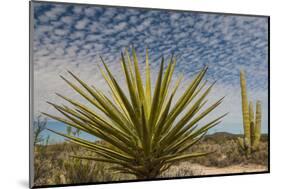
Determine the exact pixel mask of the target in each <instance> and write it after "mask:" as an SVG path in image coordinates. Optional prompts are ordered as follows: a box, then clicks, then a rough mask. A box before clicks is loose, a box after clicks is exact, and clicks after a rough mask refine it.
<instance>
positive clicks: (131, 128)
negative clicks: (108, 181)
mask: <svg viewBox="0 0 281 189" xmlns="http://www.w3.org/2000/svg"><path fill="white" fill-rule="evenodd" d="M131 58H132V59H131ZM101 60H102V63H103V66H104V68H105V70H104V69H102V68H101V69H100V71H101V73H102V75H103V77H104V79H105V80H106V82H107V84H108V86H109V88H110V90H111V93H110V94H111V95H112V96H111V98H110V97H108V96H107V95H106V94H105V93H104V92H103V91H101V90H99V89H97V88H96V87H95V86H89V85H88V84H86V83H85V82H84V81H82V80H81V79H80V78H79V77H78V76H76V75H75V74H73V73H72V72H69V74H70V75H71V76H72V77H73V78H74V80H75V81H76V82H77V84H79V85H80V86H79V85H77V84H75V83H74V82H72V81H70V80H68V79H66V78H64V77H63V76H61V77H62V79H63V80H64V81H65V82H66V83H67V84H68V85H69V86H70V87H72V88H73V89H74V90H75V91H76V92H77V93H78V94H80V95H81V96H82V97H83V98H84V99H86V100H87V101H88V102H89V104H91V106H87V105H85V104H81V103H79V102H77V101H75V100H72V99H70V98H68V97H66V96H63V95H61V94H58V96H59V97H61V98H62V99H64V100H65V101H67V102H68V103H70V104H71V106H66V105H57V104H53V103H51V102H49V104H51V105H52V106H53V107H54V108H55V109H57V110H58V111H59V112H60V113H61V114H62V115H63V117H58V116H54V115H50V114H47V113H44V114H45V115H47V116H49V117H51V118H53V119H55V120H58V121H61V122H64V123H66V124H67V125H70V126H72V127H74V128H76V129H79V130H81V131H84V132H87V133H89V134H90V135H93V136H96V137H98V138H100V139H101V140H102V141H103V142H100V143H96V142H90V141H87V140H84V139H81V138H79V137H76V136H73V135H70V134H63V133H58V132H56V131H53V132H55V133H57V134H59V135H61V136H64V137H66V138H68V139H69V140H70V141H71V142H73V143H74V144H77V145H79V146H81V147H84V148H86V149H88V150H89V151H92V152H94V154H90V155H87V154H88V153H86V152H85V153H82V154H80V155H76V154H74V155H72V157H74V158H78V159H80V160H92V161H97V162H103V163H105V164H110V170H111V171H114V173H122V174H125V175H131V176H132V175H133V176H135V177H136V178H138V179H151V178H156V177H158V176H160V175H161V173H163V172H165V171H166V170H168V169H169V168H170V167H171V166H172V165H174V164H176V163H178V162H180V161H184V160H188V159H190V158H194V157H201V156H205V155H207V154H210V153H211V152H212V151H205V150H202V152H198V151H196V152H192V153H187V150H188V149H189V148H191V147H192V146H193V145H195V144H196V143H198V142H199V141H200V140H201V139H202V138H203V136H204V135H205V134H206V133H207V131H208V130H209V129H210V128H212V127H214V126H216V125H217V124H219V123H220V121H221V119H222V118H223V117H224V116H225V115H226V114H224V115H222V116H220V117H217V118H215V119H213V120H211V121H209V122H207V123H206V124H205V125H203V126H201V127H199V128H198V125H197V124H198V122H199V121H200V120H202V119H204V118H205V116H207V115H208V114H209V113H210V112H212V111H213V110H214V109H215V108H216V107H218V106H219V105H220V104H221V102H222V100H223V98H221V99H219V100H217V101H216V102H214V103H213V104H211V105H209V106H207V105H206V102H207V100H206V96H207V95H208V93H209V92H210V91H211V89H212V87H213V85H214V84H212V85H210V86H208V87H206V85H207V83H206V82H204V83H202V80H203V77H204V75H205V73H206V71H207V67H205V68H203V69H202V70H201V71H200V72H199V73H198V74H197V75H196V76H195V78H194V79H193V81H192V82H191V83H190V84H189V85H188V86H187V88H186V89H185V91H184V92H183V94H181V96H180V97H179V98H178V99H177V100H175V99H174V96H175V93H176V91H177V89H178V87H179V85H180V82H181V78H180V79H178V80H177V81H176V83H175V84H174V86H172V85H171V83H172V76H173V72H174V69H175V65H176V59H175V58H174V57H173V56H172V57H171V59H170V60H169V64H168V65H167V68H166V71H165V72H164V58H162V60H161V64H160V68H159V73H158V77H157V80H156V83H155V89H154V92H152V91H151V78H150V77H151V76H150V74H151V73H150V65H149V60H148V53H147V52H146V67H145V79H146V80H145V86H144V85H143V81H142V78H141V73H140V69H139V63H138V59H137V55H136V52H135V50H134V49H132V57H130V55H129V53H128V52H127V51H126V53H125V55H123V54H121V66H122V69H123V73H124V77H125V80H126V85H127V88H128V93H127V92H125V91H124V90H123V89H122V87H121V86H120V85H119V84H118V82H117V80H116V78H115V77H114V76H113V74H112V72H111V71H110V70H109V68H108V67H107V65H106V64H105V63H104V61H103V59H102V58H101ZM127 94H128V95H127ZM205 106H207V107H206V108H204V107H205ZM93 107H94V109H93ZM78 161H79V160H78Z"/></svg>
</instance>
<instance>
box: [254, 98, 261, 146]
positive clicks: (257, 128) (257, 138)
mask: <svg viewBox="0 0 281 189" xmlns="http://www.w3.org/2000/svg"><path fill="white" fill-rule="evenodd" d="M260 137H261V102H260V101H257V103H256V122H255V140H254V143H253V149H257V147H258V145H259V141H260Z"/></svg>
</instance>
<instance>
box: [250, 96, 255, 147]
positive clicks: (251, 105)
mask: <svg viewBox="0 0 281 189" xmlns="http://www.w3.org/2000/svg"><path fill="white" fill-rule="evenodd" d="M249 120H250V137H251V140H250V145H251V147H252V146H253V143H254V140H255V122H254V108H253V102H252V101H250V103H249Z"/></svg>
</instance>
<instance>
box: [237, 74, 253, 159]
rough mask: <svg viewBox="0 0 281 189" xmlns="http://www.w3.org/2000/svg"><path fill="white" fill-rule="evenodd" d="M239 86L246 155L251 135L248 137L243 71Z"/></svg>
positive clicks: (248, 126)
mask: <svg viewBox="0 0 281 189" xmlns="http://www.w3.org/2000/svg"><path fill="white" fill-rule="evenodd" d="M240 85H241V97H242V115H243V126H244V135H245V145H246V147H247V149H248V152H247V153H248V154H249V153H251V152H250V148H249V145H250V144H251V142H250V140H251V135H250V121H249V110H248V99H247V91H246V79H245V73H244V71H242V70H241V71H240Z"/></svg>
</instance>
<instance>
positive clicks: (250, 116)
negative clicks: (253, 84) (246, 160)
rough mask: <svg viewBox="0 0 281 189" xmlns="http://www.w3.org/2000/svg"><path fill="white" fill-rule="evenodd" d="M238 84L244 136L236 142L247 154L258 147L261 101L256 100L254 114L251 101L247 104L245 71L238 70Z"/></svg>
mask: <svg viewBox="0 0 281 189" xmlns="http://www.w3.org/2000/svg"><path fill="white" fill-rule="evenodd" d="M240 85H241V97H242V115H243V127H244V138H243V139H242V138H238V142H239V145H240V147H241V148H242V149H243V150H244V151H245V153H246V154H247V155H248V156H249V155H250V154H251V153H252V152H253V151H256V150H257V149H258V147H259V141H260V136H261V102H260V101H257V102H256V115H254V107H253V102H252V101H250V102H249V104H248V97H247V88H246V79H245V72H244V71H242V70H241V71H240Z"/></svg>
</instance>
